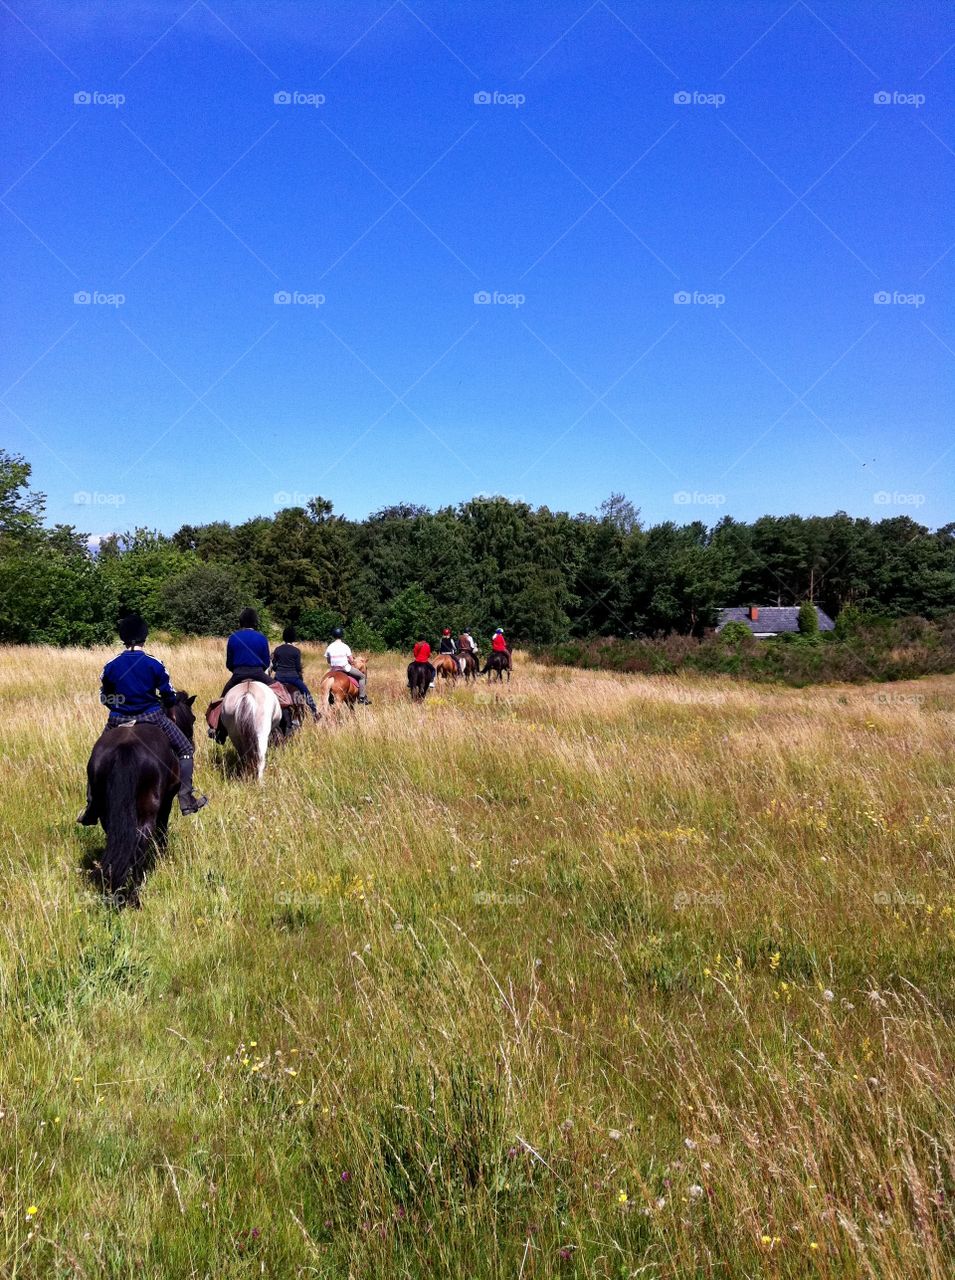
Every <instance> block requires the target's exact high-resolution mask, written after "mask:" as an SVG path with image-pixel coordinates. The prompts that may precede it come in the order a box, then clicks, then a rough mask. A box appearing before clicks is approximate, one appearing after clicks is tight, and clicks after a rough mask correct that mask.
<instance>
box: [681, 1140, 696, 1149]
mask: <svg viewBox="0 0 955 1280" xmlns="http://www.w3.org/2000/svg"><path fill="white" fill-rule="evenodd" d="M683 1145H684V1146H685V1147H686V1149H687V1151H695V1150H696V1143H695V1142H694V1141H693V1139H692V1138H684V1139H683Z"/></svg>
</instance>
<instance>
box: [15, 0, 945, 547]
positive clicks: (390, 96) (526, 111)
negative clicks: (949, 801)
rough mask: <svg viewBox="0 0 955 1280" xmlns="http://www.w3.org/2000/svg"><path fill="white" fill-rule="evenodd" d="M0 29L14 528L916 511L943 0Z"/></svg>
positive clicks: (223, 8) (934, 319)
mask: <svg viewBox="0 0 955 1280" xmlns="http://www.w3.org/2000/svg"><path fill="white" fill-rule="evenodd" d="M0 23H2V26H3V36H4V47H5V74H4V87H3V96H4V98H5V99H6V101H5V102H4V104H3V105H4V111H3V119H4V121H5V123H4V125H3V126H2V128H3V158H4V164H3V173H4V177H5V181H4V182H3V184H2V185H3V188H4V192H5V194H4V195H3V204H2V206H0V219H2V220H3V222H4V231H5V236H4V243H5V249H4V254H5V259H6V260H5V262H4V278H5V280H6V281H7V287H6V289H5V290H4V312H5V330H6V333H7V335H8V340H7V342H6V343H5V345H4V347H3V351H2V354H0V363H2V368H0V384H2V385H0V392H2V397H0V415H2V416H0V421H2V424H3V425H2V435H0V439H2V442H3V445H4V447H6V448H8V449H12V450H15V451H17V452H22V453H24V454H26V455H27V456H28V457H29V458H30V460H31V461H32V462H33V465H34V478H35V481H36V483H37V485H38V486H39V487H40V488H42V489H43V490H44V491H45V492H46V493H47V494H48V498H49V504H48V515H49V518H50V519H51V520H59V521H65V522H69V523H74V524H77V525H78V526H79V527H80V528H83V529H86V530H89V531H91V532H93V533H102V532H105V531H108V530H111V529H123V528H128V527H133V526H135V525H146V526H149V527H158V528H162V529H166V530H172V529H174V528H176V527H177V526H178V525H180V524H181V523H184V522H195V523H198V522H203V521H208V520H212V519H219V518H225V519H229V520H232V521H239V520H242V519H244V518H246V517H249V516H252V515H257V514H268V513H270V512H272V511H274V510H275V509H276V508H277V507H279V506H283V505H291V504H293V503H297V504H301V503H303V502H304V501H305V500H306V499H307V497H308V496H310V495H312V494H316V493H320V494H322V495H324V496H326V497H328V498H330V499H331V500H332V501H333V503H334V505H335V508H336V510H337V511H339V512H344V513H345V514H347V515H350V516H355V517H361V516H363V515H365V514H366V513H368V512H369V511H372V510H375V509H377V508H379V507H381V506H384V505H386V504H390V503H394V502H399V501H408V502H422V503H426V504H428V505H430V506H438V505H443V504H445V503H454V502H459V501H462V500H465V499H467V498H469V497H471V496H473V495H474V494H476V493H501V494H506V495H509V496H512V497H518V496H519V497H521V498H523V499H525V500H526V501H528V502H531V503H532V504H534V505H538V504H546V505H548V506H550V507H552V508H560V509H569V510H571V511H588V510H589V511H593V510H595V509H596V507H597V506H598V504H599V503H600V502H601V500H602V499H603V498H605V497H606V496H607V495H608V494H609V493H610V492H611V491H612V490H618V491H619V490H623V491H625V492H626V493H627V495H628V496H629V497H630V498H631V499H632V500H633V501H634V502H635V503H636V504H637V505H639V506H640V507H641V509H642V512H643V516H644V519H646V520H648V521H658V520H664V519H676V520H685V519H695V518H702V519H704V520H706V521H707V522H708V523H712V522H714V521H715V520H716V519H718V518H719V517H720V516H721V515H724V514H726V513H730V514H732V515H734V516H737V517H739V518H742V519H749V518H753V517H755V516H757V515H759V514H762V513H764V512H773V513H786V512H790V511H798V512H801V513H803V514H811V513H827V512H831V511H834V510H836V509H839V508H842V509H845V510H847V511H849V512H851V513H852V514H855V515H867V516H871V517H873V518H879V517H882V516H885V515H896V514H900V513H904V514H909V515H912V516H914V517H915V518H917V519H919V520H921V521H922V522H924V523H927V524H929V525H930V526H935V525H939V524H942V523H944V522H946V521H948V520H950V519H952V518H955V506H953V502H952V497H953V485H952V461H953V459H955V450H953V452H947V451H948V450H949V449H951V448H952V444H953V441H952V433H951V412H950V408H951V389H952V370H953V359H955V332H953V323H952V321H953V314H952V308H951V306H950V305H947V304H950V302H951V295H952V287H951V286H952V269H953V262H955V252H951V250H952V248H953V241H955V230H953V227H952V224H951V221H950V220H949V219H948V218H947V217H946V216H945V214H944V212H943V210H944V209H945V206H946V199H947V201H948V205H949V207H951V197H952V193H953V186H955V181H953V180H955V151H953V148H955V129H953V127H952V113H951V110H950V106H951V95H950V91H949V92H946V86H947V85H950V83H951V80H950V77H951V73H952V69H953V64H955V51H953V52H949V50H950V49H951V46H952V45H953V41H955V35H953V30H952V28H953V22H952V16H951V10H950V8H949V7H948V6H947V5H942V4H935V3H917V2H916V3H912V2H911V0H907V2H906V3H897V4H895V3H893V4H887V3H882V4H878V3H869V4H864V5H862V4H860V5H845V4H831V3H823V2H821V0H819V2H818V3H817V2H814V3H813V5H812V6H811V7H810V6H809V5H807V4H804V3H803V2H802V0H796V2H795V3H793V4H790V5H787V2H786V0H781V2H780V3H732V4H728V3H727V4H724V3H703V2H702V0H697V2H696V3H687V2H683V3H680V2H677V3H672V4H667V5H660V4H640V5H635V4H625V3H613V4H612V5H610V4H605V3H603V0H596V3H592V4H590V3H588V0H580V2H579V3H564V2H563V0H558V2H557V3H550V4H547V5H540V4H527V3H507V4H505V3H497V2H494V3H456V2H454V3H441V4H439V3H436V2H432V0H409V3H405V2H404V0H396V3H389V2H388V0H376V2H375V3H372V2H371V0H367V2H366V0H357V2H356V3H349V4H348V5H346V6H340V5H330V4H329V5H326V4H314V3H306V2H304V0H303V2H302V3H291V2H289V0H278V2H276V3H272V4H270V5H267V6H265V5H261V4H260V3H251V2H247V0H235V2H233V3H230V4H224V3H219V4H216V5H211V4H207V3H206V2H205V0H195V3H191V2H190V0H176V2H175V3H173V2H172V0H169V2H167V0H145V2H142V3H138V2H137V0H132V2H131V3H125V4H123V5H121V6H120V5H115V4H112V3H110V4H107V3H106V2H105V0H94V2H93V3H83V4H80V3H76V4H66V3H63V2H62V0H39V2H38V3H29V4H27V3H20V2H19V0H17V2H16V3H15V4H14V5H13V6H7V5H6V4H4V5H3V7H2V8H0ZM75 95H80V98H79V100H78V101H74V98H75ZM276 95H280V98H279V100H278V101H276ZM282 95H284V96H285V97H286V98H288V97H291V99H292V100H291V101H282V100H281V97H282ZM476 95H478V100H477V101H476V100H475V96H476ZM877 95H881V97H882V99H883V100H877ZM84 98H86V99H88V100H85V101H84V100H83V99H84ZM482 98H483V99H485V100H482ZM487 98H490V100H489V101H488V100H486V99H487ZM886 98H887V99H888V100H884V99H886ZM75 295H81V296H82V295H89V296H91V297H92V301H89V302H83V301H76V300H75ZM276 295H279V297H280V298H281V297H282V296H286V297H287V296H291V298H292V300H291V301H286V302H283V301H276ZM475 295H478V296H479V297H481V296H487V295H490V297H491V300H490V301H476V300H475ZM877 295H878V296H880V297H881V298H882V300H881V301H877Z"/></svg>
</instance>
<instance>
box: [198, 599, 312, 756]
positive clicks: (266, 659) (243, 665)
mask: <svg viewBox="0 0 955 1280" xmlns="http://www.w3.org/2000/svg"><path fill="white" fill-rule="evenodd" d="M271 661H272V655H271V654H270V653H269V642H268V639H267V638H266V637H265V636H264V635H263V633H262V631H261V630H260V629H259V615H258V614H257V613H256V611H255V610H254V609H243V610H242V612H241V613H240V614H239V629H238V630H237V631H233V632H232V635H231V636H229V639H228V641H227V642H226V648H225V664H226V666H227V667H228V668H229V670H230V671H231V672H232V674H231V676H230V677H229V679H228V680H227V681H226V682H225V686H224V687H223V690H222V697H223V698H224V697H225V696H226V694H227V693H228V692H229V690H230V689H234V688H235V686H236V685H237V684H242V682H243V681H244V680H258V681H259V682H260V683H261V684H276V683H277V682H276V680H275V677H274V676H270V675H269V666H270V664H271ZM291 727H292V717H291V716H290V715H289V709H288V707H283V708H282V722H281V730H282V732H283V733H288V732H289V731H290V729H291ZM209 737H210V738H215V740H216V742H218V743H219V744H220V745H221V744H222V743H224V742H225V741H226V737H227V734H226V731H225V728H224V726H223V724H222V721H221V719H220V721H219V728H218V729H216V730H212V729H210V730H209Z"/></svg>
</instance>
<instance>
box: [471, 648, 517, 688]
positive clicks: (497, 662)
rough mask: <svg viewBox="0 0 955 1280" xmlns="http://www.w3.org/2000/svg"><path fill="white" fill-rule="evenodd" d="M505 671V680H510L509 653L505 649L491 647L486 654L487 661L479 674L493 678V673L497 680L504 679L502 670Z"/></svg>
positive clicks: (489, 678)
mask: <svg viewBox="0 0 955 1280" xmlns="http://www.w3.org/2000/svg"><path fill="white" fill-rule="evenodd" d="M505 671H506V672H507V681H508V684H510V681H511V655H510V653H509V652H508V650H507V649H492V650H491V652H490V653H489V654H488V655H487V662H486V663H485V664H484V667H483V669H482V670H481V671H479V672H478V674H479V675H482V676H483V675H486V676H487V678H488V680H493V679H494V677H495V675H496V676H497V678H498V680H501V681H503V680H504V672H505Z"/></svg>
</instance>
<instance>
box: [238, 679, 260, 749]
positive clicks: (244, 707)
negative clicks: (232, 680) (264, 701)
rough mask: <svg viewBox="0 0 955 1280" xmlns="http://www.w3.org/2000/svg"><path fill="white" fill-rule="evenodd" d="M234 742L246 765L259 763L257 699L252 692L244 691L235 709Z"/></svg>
mask: <svg viewBox="0 0 955 1280" xmlns="http://www.w3.org/2000/svg"><path fill="white" fill-rule="evenodd" d="M234 723H235V736H234V744H235V749H236V751H237V752H238V756H239V759H240V760H241V762H242V764H243V765H245V766H247V767H248V766H251V765H257V764H258V761H259V734H258V730H257V729H256V725H255V699H254V698H253V697H252V695H251V693H244V694H243V695H242V697H241V698H240V699H239V705H238V706H237V707H236V709H235V721H234Z"/></svg>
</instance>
